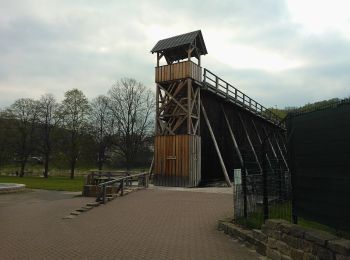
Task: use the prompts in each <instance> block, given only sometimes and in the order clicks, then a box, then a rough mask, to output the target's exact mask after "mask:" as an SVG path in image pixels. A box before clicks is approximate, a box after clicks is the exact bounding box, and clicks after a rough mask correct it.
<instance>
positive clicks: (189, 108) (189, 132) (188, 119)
mask: <svg viewBox="0 0 350 260" xmlns="http://www.w3.org/2000/svg"><path fill="white" fill-rule="evenodd" d="M191 99H192V80H191V79H187V134H189V135H190V134H191V133H192V131H191V128H192V127H191V125H192V122H191V121H192V117H191V114H192V110H191Z"/></svg>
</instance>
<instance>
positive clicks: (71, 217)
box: [62, 215, 75, 219]
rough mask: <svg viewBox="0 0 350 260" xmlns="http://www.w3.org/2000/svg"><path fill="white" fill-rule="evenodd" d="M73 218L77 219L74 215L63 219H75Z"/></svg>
mask: <svg viewBox="0 0 350 260" xmlns="http://www.w3.org/2000/svg"><path fill="white" fill-rule="evenodd" d="M73 218H75V216H74V215H68V216H65V217H63V218H62V219H73Z"/></svg>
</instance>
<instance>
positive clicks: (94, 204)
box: [86, 201, 101, 207]
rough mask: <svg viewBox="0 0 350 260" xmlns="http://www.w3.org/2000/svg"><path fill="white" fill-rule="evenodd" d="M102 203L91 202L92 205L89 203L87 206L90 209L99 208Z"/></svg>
mask: <svg viewBox="0 0 350 260" xmlns="http://www.w3.org/2000/svg"><path fill="white" fill-rule="evenodd" d="M100 204H101V202H97V201H96V202H90V203H87V204H86V206H88V207H98V206H100Z"/></svg>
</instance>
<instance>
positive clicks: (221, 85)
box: [203, 68, 285, 128]
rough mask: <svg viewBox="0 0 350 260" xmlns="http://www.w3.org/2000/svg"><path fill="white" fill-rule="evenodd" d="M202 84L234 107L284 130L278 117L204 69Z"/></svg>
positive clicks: (283, 125)
mask: <svg viewBox="0 0 350 260" xmlns="http://www.w3.org/2000/svg"><path fill="white" fill-rule="evenodd" d="M203 83H204V84H203V85H204V87H205V88H207V89H208V90H210V91H212V92H214V93H215V94H217V95H219V96H221V97H223V98H226V99H228V100H229V101H231V102H233V103H235V104H236V105H238V106H241V107H243V108H244V109H246V110H248V111H249V112H251V113H253V114H255V115H257V116H259V117H262V118H264V119H265V120H268V121H270V122H271V123H273V124H275V125H278V126H280V127H282V128H285V123H284V122H282V121H281V120H282V119H281V118H280V117H279V116H277V115H276V114H274V113H273V112H272V111H271V110H269V109H267V108H266V107H264V106H263V105H261V104H259V103H258V102H257V101H255V100H254V99H252V98H250V97H248V96H247V95H246V94H244V93H243V92H241V91H240V90H238V89H237V88H235V87H234V86H232V85H231V84H229V83H228V82H226V81H225V80H223V79H221V78H219V77H218V76H216V75H215V74H214V73H212V72H210V71H209V70H207V69H205V68H204V75H203Z"/></svg>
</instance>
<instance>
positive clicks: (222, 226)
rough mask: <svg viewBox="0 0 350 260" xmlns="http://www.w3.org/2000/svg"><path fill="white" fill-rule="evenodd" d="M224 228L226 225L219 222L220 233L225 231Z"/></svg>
mask: <svg viewBox="0 0 350 260" xmlns="http://www.w3.org/2000/svg"><path fill="white" fill-rule="evenodd" d="M224 227H225V226H224V223H223V222H222V221H220V220H219V222H218V230H219V231H223V230H224Z"/></svg>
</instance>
